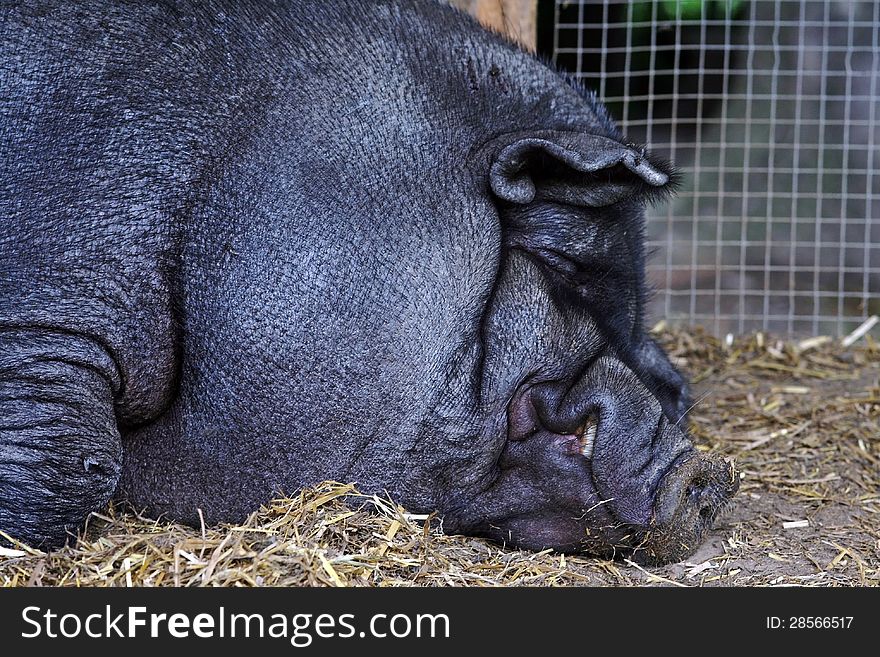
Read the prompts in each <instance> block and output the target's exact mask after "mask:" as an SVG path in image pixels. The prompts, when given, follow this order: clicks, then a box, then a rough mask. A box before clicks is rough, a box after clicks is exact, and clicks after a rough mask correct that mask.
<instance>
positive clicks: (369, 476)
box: [0, 0, 736, 561]
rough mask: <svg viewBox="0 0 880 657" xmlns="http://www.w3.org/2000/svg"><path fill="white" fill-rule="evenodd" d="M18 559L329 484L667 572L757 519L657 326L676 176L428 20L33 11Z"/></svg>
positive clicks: (5, 279) (12, 126) (454, 25)
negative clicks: (723, 517)
mask: <svg viewBox="0 0 880 657" xmlns="http://www.w3.org/2000/svg"><path fill="white" fill-rule="evenodd" d="M0 12H2V19H0V20H2V24H0V111H2V119H0V528H2V529H4V530H5V531H7V532H8V533H9V534H12V535H14V536H17V537H19V538H21V539H23V540H25V541H29V542H31V543H35V544H43V545H48V546H54V545H58V544H59V543H62V542H63V541H64V540H65V537H66V534H67V532H69V531H70V530H76V529H77V528H78V527H79V526H80V525H81V524H82V523H83V521H84V519H85V517H86V516H87V515H88V513H89V512H91V511H94V510H96V509H100V508H101V507H102V506H103V505H104V504H106V503H107V501H108V500H109V499H110V498H111V497H112V496H113V495H117V496H118V497H120V498H124V499H127V500H130V501H131V502H132V503H133V504H134V505H135V506H136V507H138V508H142V509H146V511H147V512H148V513H150V514H155V515H159V514H164V515H165V516H166V517H169V518H173V519H176V520H180V521H183V522H188V523H196V522H198V510H201V511H202V512H203V513H204V516H205V518H207V520H208V521H210V522H217V521H226V520H235V519H240V518H242V517H243V516H244V515H245V514H247V513H248V512H250V511H253V510H254V509H255V508H256V507H257V506H258V505H259V504H260V503H261V502H264V501H266V500H267V499H269V498H270V497H271V496H272V495H274V494H276V493H278V492H281V491H287V492H290V491H293V490H295V489H296V488H298V487H301V486H304V485H308V484H313V483H316V482H318V481H320V480H324V479H336V480H342V481H355V482H357V483H358V484H359V485H360V487H361V488H362V489H363V490H365V491H387V492H389V493H390V494H391V495H392V496H393V497H394V498H395V499H396V500H398V501H399V502H401V503H402V504H404V505H406V506H407V507H408V508H409V509H411V510H412V511H417V512H428V511H435V510H436V511H438V512H439V513H440V516H441V517H442V518H443V526H444V528H445V529H446V530H447V531H453V532H463V533H468V534H475V535H482V536H487V537H491V538H493V539H496V540H500V541H505V542H507V543H510V544H513V545H517V546H523V547H527V548H535V549H538V548H544V547H552V548H556V549H559V550H582V551H587V552H592V553H601V554H609V553H613V552H615V551H619V550H622V551H625V552H628V553H635V556H636V558H642V559H644V560H646V561H661V560H668V559H675V558H679V557H681V556H682V555H685V554H687V553H689V552H690V551H692V550H693V549H695V547H696V546H697V544H698V542H699V541H700V540H701V537H702V536H703V535H704V532H705V531H706V529H707V528H708V527H709V526H710V525H711V523H712V521H713V518H714V517H715V515H716V512H717V510H718V508H719V506H721V505H722V503H723V502H724V501H725V500H727V498H728V497H729V496H730V495H731V494H732V493H733V491H734V489H735V486H736V484H735V477H733V471H732V469H731V468H730V467H728V465H727V464H725V463H723V462H722V461H720V460H718V459H713V458H708V457H705V456H702V455H699V454H698V453H697V452H696V451H695V450H694V448H693V447H692V445H691V443H690V441H689V440H688V438H687V436H686V434H685V432H684V427H683V426H682V415H683V414H684V412H685V410H686V401H685V400H686V393H685V382H684V380H683V379H682V377H681V376H680V375H679V374H678V373H677V372H676V371H675V369H674V368H673V367H672V366H671V365H670V363H669V361H668V360H667V359H666V357H665V356H664V354H663V353H662V351H661V350H660V348H659V347H658V346H657V345H656V344H655V343H654V342H652V341H651V339H650V338H649V337H647V336H646V334H645V331H644V328H643V318H642V304H643V296H644V293H643V288H644V286H643V250H642V241H643V238H642V232H643V211H642V208H643V204H644V203H645V202H646V201H647V200H650V199H652V198H657V197H661V196H662V195H664V194H665V193H667V192H668V189H669V187H670V182H669V181H670V176H671V172H670V170H669V168H668V167H667V166H666V165H665V164H664V163H662V162H658V161H655V160H654V159H651V158H650V157H648V156H646V155H645V153H644V151H643V149H641V148H639V147H636V146H632V145H629V144H626V143H625V142H624V140H623V138H622V136H621V134H620V132H619V131H618V129H617V128H616V127H615V125H614V124H613V122H612V121H611V120H610V118H609V117H608V114H607V113H606V112H605V110H604V109H603V107H602V106H601V105H600V104H599V103H598V102H597V100H596V98H595V97H594V96H593V95H592V94H591V93H587V92H585V91H584V90H582V89H579V88H578V87H577V85H575V84H573V83H571V82H569V81H567V80H566V79H564V78H563V77H562V76H560V75H559V74H558V73H556V72H555V71H553V70H552V69H551V68H550V67H548V66H546V65H545V64H543V63H541V62H540V61H538V60H537V59H536V58H534V57H533V56H531V55H529V54H527V53H525V52H523V51H521V50H520V49H518V48H517V47H515V46H513V45H511V44H510V43H508V42H506V41H505V40H504V39H502V38H501V37H499V36H496V35H493V34H490V33H488V32H486V31H484V30H483V29H481V28H480V27H479V26H478V25H477V24H476V23H474V22H473V21H472V20H471V19H470V18H469V17H467V16H466V15H464V14H462V13H459V12H457V11H455V10H453V9H451V8H449V7H447V6H445V5H442V4H439V3H434V2H430V1H427V0H388V1H379V2H358V1H355V0H332V1H329V2H328V1H320V2H318V1H303V2H280V1H278V2H271V1H264V2H257V1H255V0H254V1H246V2H235V1H233V0H229V1H226V2H224V1H220V0H216V1H214V0H212V1H209V2H196V1H195V0H166V1H162V2H124V1H121V0H120V1H115V2H112V3H108V2H106V1H104V0H101V1H94V0H87V1H85V2H75V3H69V2H62V1H60V0H59V1H49V0H40V1H37V2H27V3H25V2H22V3H17V2H12V3H10V2H4V3H3V4H2V9H0Z"/></svg>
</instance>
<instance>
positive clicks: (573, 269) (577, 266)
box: [532, 248, 584, 276]
mask: <svg viewBox="0 0 880 657" xmlns="http://www.w3.org/2000/svg"><path fill="white" fill-rule="evenodd" d="M532 253H533V254H534V255H536V256H537V257H538V258H540V259H541V261H543V262H544V264H545V265H547V266H548V267H549V268H550V269H552V270H554V271H555V272H556V273H558V274H562V275H563V276H575V275H577V274H579V273H581V272H583V271H584V263H582V262H578V261H577V260H575V259H574V258H572V257H571V256H568V255H566V254H565V253H562V252H561V251H557V250H556V249H549V248H542V249H535V250H533V251H532Z"/></svg>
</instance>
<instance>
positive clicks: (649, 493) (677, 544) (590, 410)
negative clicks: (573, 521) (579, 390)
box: [508, 386, 738, 563]
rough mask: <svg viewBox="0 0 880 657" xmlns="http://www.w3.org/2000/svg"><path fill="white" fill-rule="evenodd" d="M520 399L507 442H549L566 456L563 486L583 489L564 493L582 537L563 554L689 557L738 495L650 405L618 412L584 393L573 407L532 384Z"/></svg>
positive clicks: (723, 466)
mask: <svg viewBox="0 0 880 657" xmlns="http://www.w3.org/2000/svg"><path fill="white" fill-rule="evenodd" d="M521 392H522V393H524V394H521V395H518V396H517V397H518V398H517V399H515V401H514V404H513V405H512V406H511V408H510V417H509V427H508V429H509V437H510V438H513V439H514V440H528V439H529V438H528V437H529V436H548V435H549V436H553V439H552V440H550V441H548V444H552V445H555V446H557V447H559V448H561V450H560V451H561V452H563V453H564V454H565V455H566V460H565V461H563V462H562V463H564V464H566V465H564V466H563V467H565V468H570V469H571V474H572V477H571V481H572V483H574V482H578V483H577V486H579V487H582V488H585V489H586V490H582V491H571V496H572V497H573V498H574V499H578V500H579V502H578V504H579V506H578V507H576V508H571V507H569V508H571V510H572V512H573V514H580V515H579V523H580V526H581V530H580V531H582V532H583V534H582V535H584V536H587V537H589V538H588V539H586V540H583V541H582V542H581V545H580V547H576V546H574V545H571V544H568V545H564V546H562V547H563V549H565V550H572V549H575V550H580V551H586V552H592V553H600V554H606V555H607V554H614V555H621V556H627V557H629V558H631V559H633V560H635V561H637V562H641V563H665V562H669V561H677V560H680V559H682V558H684V557H686V556H687V555H689V554H691V553H692V552H693V551H694V550H696V548H697V547H698V546H699V545H700V543H701V542H702V541H703V540H704V538H705V536H706V534H707V532H708V531H709V530H710V529H711V528H712V526H713V523H714V521H715V519H716V517H717V516H718V514H719V513H720V511H721V510H722V509H723V508H724V506H725V505H726V502H727V501H728V500H729V499H730V497H731V496H732V495H733V494H734V493H735V492H736V490H737V488H738V477H737V475H736V472H735V470H734V469H733V466H732V465H731V464H729V463H727V462H725V461H723V460H722V459H720V458H717V457H713V456H707V455H705V454H702V453H700V452H698V451H697V450H696V449H694V447H693V445H692V444H691V442H690V440H689V439H688V437H687V436H686V434H685V433H684V432H683V431H682V430H681V429H680V428H679V427H678V426H676V425H675V424H673V423H672V422H670V421H669V419H668V418H667V417H666V415H664V414H663V412H662V411H661V410H659V408H658V407H657V405H656V404H655V405H653V407H651V408H649V409H648V410H646V409H645V408H644V407H642V408H635V406H636V405H633V404H630V406H631V408H626V404H618V405H615V404H614V402H613V401H611V400H609V398H608V397H607V396H603V395H586V396H584V397H582V398H581V399H582V401H581V402H580V403H578V404H575V405H574V406H575V408H572V407H571V404H570V403H565V402H563V400H562V399H560V398H558V397H557V398H555V399H552V398H553V397H554V395H552V394H550V395H548V394H546V389H545V390H540V386H538V387H537V388H536V389H534V390H528V391H521ZM548 398H551V399H552V402H553V403H547V399H548ZM566 401H570V400H566ZM559 402H563V403H559ZM560 409H565V410H562V411H560ZM553 410H555V411H556V412H551V411H553ZM658 414H659V418H658V417H657V416H658ZM576 418H577V419H576ZM585 484H586V485H585ZM591 488H592V490H589V489H591ZM572 497H570V498H568V499H567V500H566V503H567V505H568V504H570V503H571V499H572Z"/></svg>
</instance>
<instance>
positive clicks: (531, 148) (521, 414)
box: [446, 131, 737, 563]
mask: <svg viewBox="0 0 880 657" xmlns="http://www.w3.org/2000/svg"><path fill="white" fill-rule="evenodd" d="M485 157H486V160H485V163H486V166H487V167H488V185H489V188H490V190H491V195H492V196H493V198H494V202H495V204H496V207H497V209H498V215H499V217H500V223H501V226H502V233H503V236H502V248H501V253H500V265H499V272H498V278H497V283H496V285H495V287H494V290H493V294H492V296H491V299H490V301H489V304H488V307H487V308H486V311H485V316H484V318H483V324H482V338H483V345H484V349H485V352H484V356H483V379H482V384H481V385H482V397H483V400H484V402H485V403H486V404H488V405H490V406H491V405H492V403H493V401H492V400H496V403H497V404H498V405H497V406H496V408H497V410H498V412H499V413H503V414H504V416H505V427H504V431H505V436H504V440H503V441H499V442H498V443H497V445H498V447H497V453H496V454H495V455H494V456H495V457H497V461H496V462H495V466H494V468H493V469H492V471H491V472H490V473H489V475H487V477H486V478H485V480H484V486H483V488H482V489H481V490H480V492H479V494H477V495H474V496H471V497H469V499H466V500H459V501H458V502H457V507H456V508H453V509H451V511H450V512H449V513H448V514H447V516H446V518H447V520H446V522H447V527H448V528H452V529H454V530H457V531H462V532H466V533H471V534H477V535H483V536H487V537H490V538H493V539H495V540H499V541H503V542H505V543H508V544H512V545H516V546H520V547H526V548H531V549H543V548H547V547H551V548H555V549H558V550H563V551H583V552H588V553H593V554H602V555H612V554H624V555H629V556H631V558H634V559H636V560H640V561H643V562H649V563H656V562H664V561H670V560H677V559H680V558H683V557H684V556H686V555H687V554H689V553H691V552H692V551H693V550H695V549H696V548H697V546H698V545H699V543H700V542H701V540H702V539H703V537H704V535H705V533H706V532H707V531H708V530H709V529H710V528H711V526H712V523H713V521H714V519H715V517H716V515H717V514H718V512H719V510H720V509H721V508H722V507H723V506H724V504H725V502H726V501H727V500H728V499H729V498H730V497H731V496H732V495H733V493H734V492H735V491H736V488H737V477H736V474H735V471H734V469H733V467H732V466H731V465H729V464H728V463H726V462H724V461H723V460H721V459H719V458H715V457H711V456H706V455H704V454H701V453H699V452H698V451H697V450H695V448H694V447H693V445H692V443H691V441H690V440H689V438H688V436H687V433H686V431H687V430H686V420H685V414H686V412H687V410H688V403H689V402H688V393H687V386H686V382H685V380H684V378H683V377H682V376H681V374H679V372H678V371H676V369H675V368H674V367H673V366H672V365H671V364H670V362H669V360H668V359H667V357H666V355H665V354H664V353H663V351H662V350H661V348H660V347H659V346H658V345H657V344H656V343H655V342H654V341H653V340H652V339H651V338H650V337H648V335H646V333H645V331H644V328H643V325H642V306H643V300H644V297H645V292H644V283H643V276H644V274H643V247H642V241H643V223H644V218H643V214H644V213H643V207H644V204H645V202H646V201H647V200H650V199H652V198H655V197H658V196H661V195H663V194H664V193H666V192H667V190H668V189H669V187H670V185H671V181H670V177H671V176H672V172H671V170H670V169H669V167H668V166H667V165H665V164H664V163H662V162H658V161H656V160H655V159H652V158H649V157H648V156H646V155H645V153H644V151H643V150H642V149H639V148H636V147H634V146H631V145H627V144H624V143H622V142H621V141H619V140H617V139H614V138H611V137H607V136H599V135H593V134H585V133H583V132H569V131H537V132H530V133H524V134H514V135H506V136H503V137H500V138H498V139H496V140H495V141H494V142H493V143H492V144H490V145H489V146H488V147H487V148H486V151H485ZM502 405H503V408H502Z"/></svg>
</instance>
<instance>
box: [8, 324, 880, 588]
mask: <svg viewBox="0 0 880 657" xmlns="http://www.w3.org/2000/svg"><path fill="white" fill-rule="evenodd" d="M660 338H661V339H662V341H663V343H664V344H665V346H666V347H667V349H668V351H669V352H670V354H671V357H672V358H673V360H674V361H675V362H676V364H678V365H679V366H680V367H681V368H682V369H684V370H685V371H687V372H688V373H689V374H690V376H691V377H692V380H693V382H694V384H693V392H694V398H695V399H696V400H697V403H696V405H695V406H694V409H693V411H692V432H693V435H694V437H695V441H696V443H697V444H698V447H699V448H700V449H707V450H716V451H719V452H721V453H723V454H724V455H726V456H729V457H731V458H733V459H735V461H736V463H737V466H738V468H739V469H740V471H741V473H742V482H741V487H740V492H739V494H738V495H737V497H736V498H735V500H734V502H733V503H732V504H731V506H730V508H729V510H728V511H727V512H725V514H724V515H723V516H722V517H721V518H720V519H719V522H718V523H717V526H716V528H715V530H714V531H713V532H712V534H711V535H710V536H709V538H708V540H707V541H706V542H705V543H704V544H703V545H702V546H701V547H700V548H699V549H698V550H697V552H696V553H695V554H694V555H693V556H692V557H690V558H689V559H688V560H687V561H685V562H683V563H678V564H673V565H669V566H664V567H659V568H644V567H641V566H638V565H635V564H633V563H630V562H627V561H625V560H617V561H607V560H600V559H592V558H583V557H571V556H562V555H559V554H553V553H550V552H544V553H537V554H535V553H529V552H520V551H516V550H507V549H503V548H501V547H499V546H497V545H493V544H490V543H486V542H484V541H481V540H477V539H472V538H467V537H461V536H445V535H443V534H442V533H441V532H439V531H438V530H436V529H433V528H430V527H429V526H428V525H427V524H426V522H425V518H424V517H423V516H413V515H410V514H407V513H406V512H405V511H404V510H403V509H402V508H400V507H398V506H396V505H395V504H393V503H392V502H390V501H388V500H384V499H381V498H378V497H370V496H360V497H353V496H352V495H353V491H354V489H353V487H351V486H348V485H343V484H336V483H326V484H323V485H321V486H318V487H316V488H314V489H310V490H307V491H303V492H302V493H301V494H300V495H298V496H296V497H294V498H289V499H282V500H276V501H274V502H272V503H271V504H269V505H267V507H265V508H264V509H262V510H261V511H260V512H259V513H257V514H254V515H253V516H252V517H251V518H250V519H249V520H248V521H247V522H246V523H245V524H244V525H242V526H237V527H220V528H201V529H191V528H188V527H180V526H178V525H172V524H167V523H162V522H156V521H150V520H145V519H142V518H138V517H137V516H136V515H134V514H132V513H131V512H125V511H123V510H120V509H114V508H112V507H111V508H109V509H107V510H106V511H105V512H104V513H101V514H96V515H95V516H94V517H93V518H91V520H90V523H89V527H88V530H87V531H86V532H85V535H84V537H82V538H81V539H80V540H79V541H78V542H76V543H75V544H73V545H71V546H69V547H67V548H64V549H63V550H59V551H56V552H53V553H50V554H44V553H42V552H39V551H37V550H33V549H31V548H28V547H27V546H24V545H20V544H15V545H14V546H13V548H8V547H7V548H0V584H4V585H7V586H22V585H54V584H62V585H111V586H132V585H134V586H138V585H146V586H163V585H165V586H167V585H187V586H198V585H221V586H222V585H237V586H259V585H329V586H339V585H361V586H363V585H368V586H369V585H380V586H399V585H434V586H436V585H441V586H442V585H476V586H492V585H515V586H524V585H531V586H546V585H618V586H620V585H623V586H629V585H659V586H731V585H737V586H755V585H803V586H859V585H868V586H876V585H878V583H880V346H878V344H877V343H876V342H874V341H872V340H871V339H870V337H869V338H867V339H865V340H862V341H860V342H859V343H858V346H852V347H849V348H844V347H842V346H841V345H840V342H839V341H837V340H831V339H828V338H813V339H809V340H802V341H800V342H782V341H778V340H775V339H772V338H769V337H767V336H764V335H761V334H758V335H754V336H750V337H747V338H741V339H738V340H736V341H735V342H733V343H732V344H730V345H726V344H724V343H722V342H721V341H719V340H717V339H715V338H712V337H710V336H707V335H705V334H702V333H700V332H691V333H683V332H665V333H662V334H661V335H660Z"/></svg>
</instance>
